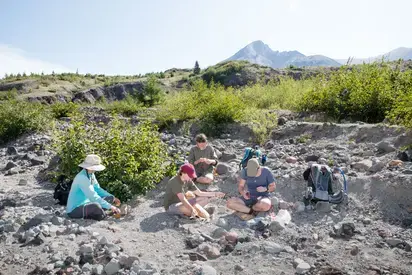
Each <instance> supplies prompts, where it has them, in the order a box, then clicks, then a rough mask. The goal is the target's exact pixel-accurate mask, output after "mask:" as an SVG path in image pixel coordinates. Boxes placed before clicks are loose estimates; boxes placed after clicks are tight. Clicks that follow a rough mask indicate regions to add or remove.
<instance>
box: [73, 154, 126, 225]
mask: <svg viewBox="0 0 412 275" xmlns="http://www.w3.org/2000/svg"><path fill="white" fill-rule="evenodd" d="M79 166H80V167H82V168H83V170H82V171H80V172H79V173H78V174H77V175H76V177H75V178H74V180H73V183H72V186H71V188H70V192H69V197H68V199H67V206H66V212H67V215H68V216H69V217H70V218H73V219H93V220H98V221H100V220H103V219H104V218H106V216H107V214H106V211H105V210H108V209H111V210H112V211H113V212H114V213H120V210H119V209H118V208H117V207H116V206H114V205H112V203H114V204H116V205H120V200H119V199H117V198H115V197H114V196H113V195H112V194H110V193H109V192H107V191H106V190H104V189H103V188H101V187H100V185H99V183H98V182H97V179H96V176H95V174H94V172H95V171H103V170H104V169H106V167H105V166H104V165H102V164H101V158H100V157H99V156H97V155H88V156H87V157H86V159H85V160H84V161H83V162H82V163H81V164H79Z"/></svg>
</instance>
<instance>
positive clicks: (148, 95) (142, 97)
mask: <svg viewBox="0 0 412 275" xmlns="http://www.w3.org/2000/svg"><path fill="white" fill-rule="evenodd" d="M163 96H164V94H163V91H162V89H161V88H160V87H159V85H158V84H157V78H156V77H155V76H153V75H151V76H150V77H149V79H148V80H147V83H146V85H145V87H144V89H143V91H142V92H140V93H139V94H138V96H137V97H138V99H139V101H140V102H142V103H143V104H144V105H145V106H149V107H151V106H153V105H155V104H157V103H159V102H160V100H161V99H162V98H163Z"/></svg>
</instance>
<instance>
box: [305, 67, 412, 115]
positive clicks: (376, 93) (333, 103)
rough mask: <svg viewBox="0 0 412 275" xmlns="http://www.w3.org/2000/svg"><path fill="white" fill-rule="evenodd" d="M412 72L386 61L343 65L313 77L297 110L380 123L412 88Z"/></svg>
mask: <svg viewBox="0 0 412 275" xmlns="http://www.w3.org/2000/svg"><path fill="white" fill-rule="evenodd" d="M410 76H411V73H410V71H409V72H401V71H400V69H399V68H392V67H391V64H388V63H373V64H364V65H360V66H355V67H348V66H342V67H341V68H340V69H339V70H338V71H336V72H332V73H331V74H330V75H329V76H326V75H322V76H319V77H318V78H317V79H316V80H315V86H314V88H313V89H311V90H310V91H308V92H307V93H305V94H304V96H303V99H302V101H301V103H300V106H299V109H300V110H302V111H315V112H325V113H326V114H327V115H329V116H330V117H332V118H334V119H337V120H341V119H352V120H361V121H365V122H371V123H375V122H381V121H382V120H383V119H384V118H385V117H386V115H387V113H388V112H390V111H391V110H392V108H393V107H394V104H395V103H396V102H397V101H398V99H399V97H401V96H402V95H404V94H407V93H408V92H409V91H410V90H411V89H412V81H411V80H410V79H411V77H410Z"/></svg>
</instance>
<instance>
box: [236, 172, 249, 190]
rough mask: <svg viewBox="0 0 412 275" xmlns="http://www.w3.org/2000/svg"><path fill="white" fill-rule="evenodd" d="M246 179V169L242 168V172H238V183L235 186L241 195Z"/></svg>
mask: <svg viewBox="0 0 412 275" xmlns="http://www.w3.org/2000/svg"><path fill="white" fill-rule="evenodd" d="M246 179H247V174H246V169H243V170H242V172H241V173H240V179H239V184H238V187H237V189H238V191H239V193H240V194H241V195H242V196H243V194H244V193H245V184H246Z"/></svg>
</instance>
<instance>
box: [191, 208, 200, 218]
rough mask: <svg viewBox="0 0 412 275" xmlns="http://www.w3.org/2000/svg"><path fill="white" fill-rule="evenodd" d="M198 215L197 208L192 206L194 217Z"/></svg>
mask: <svg viewBox="0 0 412 275" xmlns="http://www.w3.org/2000/svg"><path fill="white" fill-rule="evenodd" d="M196 216H199V213H197V210H196V209H195V208H194V207H192V217H196Z"/></svg>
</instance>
